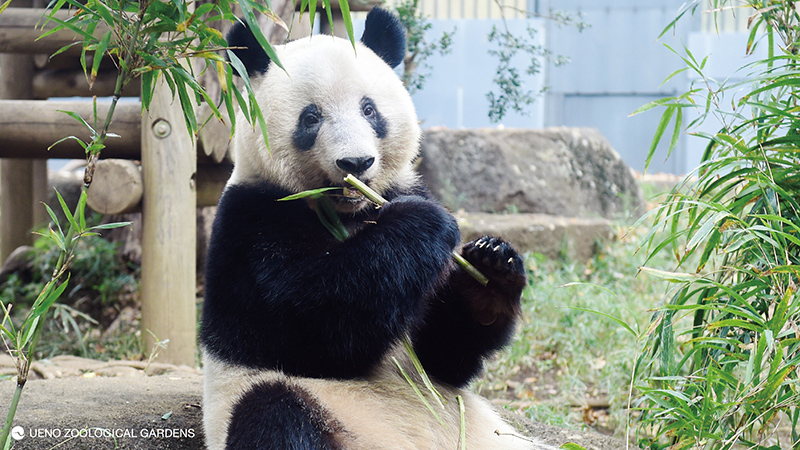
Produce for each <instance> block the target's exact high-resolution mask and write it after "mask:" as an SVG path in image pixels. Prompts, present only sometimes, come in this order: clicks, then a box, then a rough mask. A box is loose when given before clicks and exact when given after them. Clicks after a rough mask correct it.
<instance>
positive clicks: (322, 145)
mask: <svg viewBox="0 0 800 450" xmlns="http://www.w3.org/2000/svg"><path fill="white" fill-rule="evenodd" d="M275 52H276V53H277V55H278V58H279V59H280V61H281V63H282V64H283V66H284V68H285V69H286V70H285V71H284V70H280V69H279V68H277V67H272V68H271V69H270V70H269V71H267V73H266V74H265V75H264V76H260V77H257V78H255V79H254V80H252V82H253V90H254V91H255V96H256V100H257V101H258V104H259V105H260V106H261V109H262V111H264V112H265V120H266V123H267V128H268V130H269V143H270V148H269V149H267V146H266V144H265V143H264V139H263V137H262V134H261V131H260V130H258V129H254V128H245V127H242V128H241V129H240V130H238V131H237V133H236V134H235V135H234V138H233V143H232V145H233V149H234V161H235V168H234V171H233V175H232V176H231V179H230V181H229V184H241V183H248V182H253V181H259V180H271V181H272V182H275V183H277V184H279V185H280V186H282V187H284V188H287V189H288V190H290V191H296V192H299V191H303V190H308V189H314V188H319V187H321V186H326V185H328V184H330V183H331V182H337V181H338V182H340V183H341V179H342V178H343V175H342V170H341V169H340V168H338V167H336V165H335V164H334V161H336V160H337V159H340V158H344V157H362V156H369V157H374V158H375V163H374V164H373V165H372V167H370V168H369V170H368V171H367V172H366V173H364V174H362V175H361V176H360V177H361V178H363V179H370V180H372V179H373V178H374V180H373V182H372V183H370V186H371V187H372V188H373V189H375V190H376V191H378V192H382V191H383V190H384V189H386V187H387V186H388V185H389V184H390V183H398V182H401V183H402V184H406V185H410V184H412V183H413V182H415V181H416V175H415V172H414V170H413V167H412V161H413V160H414V158H415V157H416V156H417V153H418V152H419V140H420V128H419V124H418V120H417V115H416V112H415V109H414V105H413V103H412V101H411V97H410V96H409V95H408V92H407V91H406V89H405V88H404V87H403V85H402V82H401V81H400V79H399V78H398V77H397V75H396V74H395V73H394V71H393V70H392V69H391V68H390V67H389V66H388V65H386V63H384V62H383V61H382V60H381V59H380V57H378V56H377V55H376V54H375V53H374V52H373V51H372V50H370V49H369V48H367V47H365V46H364V45H363V44H362V43H361V42H356V43H355V48H354V46H353V45H352V44H351V43H350V41H347V40H345V39H341V38H338V37H331V36H314V37H311V38H305V39H301V40H297V41H293V42H289V43H288V44H285V45H282V46H276V47H275ZM261 86H269V89H260V87H261ZM363 97H369V98H371V99H372V100H373V101H374V102H375V103H376V106H377V109H378V110H379V111H380V112H381V115H383V116H384V118H385V119H386V122H387V124H388V134H387V136H386V138H385V139H378V138H377V137H376V136H375V133H374V132H373V130H372V128H370V126H369V124H368V123H367V122H366V121H364V120H353V118H354V117H358V116H359V115H360V112H359V111H360V106H359V101H360V100H361V99H362V98H363ZM312 103H313V104H317V105H319V106H320V108H321V109H322V110H323V111H325V114H326V121H325V123H323V125H322V128H321V129H320V132H319V138H318V143H317V144H316V146H315V147H314V150H313V152H298V151H296V150H295V149H294V147H293V146H292V144H291V141H292V133H293V131H294V129H295V126H296V121H297V117H298V116H299V115H300V113H301V111H302V110H303V108H304V107H305V106H306V105H308V104H312ZM239 123H246V121H245V120H244V117H243V116H242V115H241V114H240V115H239ZM321 155H324V157H323V156H321ZM298 173H302V174H303V175H304V176H303V177H298V176H296V174H298ZM378 173H380V177H377V178H375V175H376V174H378Z"/></svg>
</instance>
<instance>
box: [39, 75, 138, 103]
mask: <svg viewBox="0 0 800 450" xmlns="http://www.w3.org/2000/svg"><path fill="white" fill-rule="evenodd" d="M116 83H117V72H116V71H110V70H108V71H101V72H100V73H98V75H97V79H96V80H95V81H94V85H93V86H92V89H91V90H90V89H89V83H88V82H87V81H86V76H85V75H84V74H83V70H81V69H62V70H49V69H48V70H40V71H37V72H36V73H35V74H34V75H33V97H34V98H36V99H48V98H51V97H91V96H93V95H96V96H98V97H111V96H112V95H114V87H115V85H116ZM140 93H141V83H131V84H129V85H128V86H127V87H126V88H125V90H124V91H122V96H123V97H139V94H140Z"/></svg>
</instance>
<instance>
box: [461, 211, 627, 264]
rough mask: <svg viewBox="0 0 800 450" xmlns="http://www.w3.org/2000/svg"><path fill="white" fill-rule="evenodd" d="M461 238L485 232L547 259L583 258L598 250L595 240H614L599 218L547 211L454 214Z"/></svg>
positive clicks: (472, 237) (611, 229)
mask: <svg viewBox="0 0 800 450" xmlns="http://www.w3.org/2000/svg"><path fill="white" fill-rule="evenodd" d="M456 219H458V226H459V227H460V228H461V235H462V239H463V240H464V241H471V240H473V239H477V238H479V237H481V236H483V235H485V234H489V235H492V236H497V237H500V238H503V239H504V240H506V241H508V242H509V243H511V244H512V245H513V246H514V248H516V249H517V251H519V252H521V253H523V252H537V253H541V254H543V255H545V256H547V257H549V258H560V257H566V258H568V259H574V260H578V261H585V260H587V259H589V258H591V257H592V256H594V255H595V253H596V252H597V243H598V242H601V241H608V240H611V239H613V237H614V235H615V233H614V229H613V228H612V226H611V222H609V221H608V220H606V219H602V218H593V219H589V218H567V217H558V216H550V215H547V214H489V213H465V212H460V213H458V214H456Z"/></svg>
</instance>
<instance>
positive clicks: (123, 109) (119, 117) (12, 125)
mask: <svg viewBox="0 0 800 450" xmlns="http://www.w3.org/2000/svg"><path fill="white" fill-rule="evenodd" d="M109 104H110V103H98V104H97V114H98V118H99V119H98V121H102V120H104V118H105V115H106V112H107V111H108V107H109ZM92 108H93V107H92V102H91V101H85V102H61V101H59V102H50V101H41V100H0V157H3V158H37V159H38V158H83V157H84V151H83V149H82V148H81V147H80V145H78V143H77V142H75V141H73V140H68V141H64V142H62V143H60V144H58V145H56V146H55V147H53V148H52V149H50V150H49V151H48V150H47V147H49V146H50V145H52V144H54V143H55V142H56V141H58V140H59V139H62V138H64V137H66V136H77V137H79V138H81V139H83V141H84V142H88V141H89V140H90V139H89V136H90V132H89V130H87V129H86V127H85V126H83V125H82V124H81V123H79V122H78V121H76V120H75V119H73V118H71V117H69V116H68V115H66V114H64V113H61V112H58V111H59V110H62V111H72V112H75V113H77V114H79V115H80V116H81V117H83V118H84V120H86V121H87V122H88V123H89V124H93V123H94V119H93V118H92V115H93V113H92ZM140 110H141V106H140V104H139V103H138V102H122V103H119V104H118V105H117V108H116V110H115V111H114V121H113V122H112V123H111V127H110V128H109V131H110V132H112V133H116V134H118V135H120V136H121V137H119V138H109V139H108V140H106V145H107V147H106V148H105V149H104V150H103V156H104V157H112V158H124V159H138V158H139V155H140V153H141V152H140V143H141V135H140V133H141V131H140V129H141V112H140ZM98 128H99V126H98Z"/></svg>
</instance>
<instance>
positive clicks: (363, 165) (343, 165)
mask: <svg viewBox="0 0 800 450" xmlns="http://www.w3.org/2000/svg"><path fill="white" fill-rule="evenodd" d="M374 162H375V158H373V157H372V156H363V157H359V158H342V159H337V160H336V165H337V166H339V168H340V169H342V170H344V171H345V172H348V173H352V174H353V175H359V174H362V173H364V172H366V171H367V169H369V168H370V167H372V163H374Z"/></svg>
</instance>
